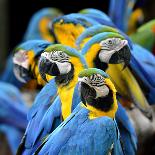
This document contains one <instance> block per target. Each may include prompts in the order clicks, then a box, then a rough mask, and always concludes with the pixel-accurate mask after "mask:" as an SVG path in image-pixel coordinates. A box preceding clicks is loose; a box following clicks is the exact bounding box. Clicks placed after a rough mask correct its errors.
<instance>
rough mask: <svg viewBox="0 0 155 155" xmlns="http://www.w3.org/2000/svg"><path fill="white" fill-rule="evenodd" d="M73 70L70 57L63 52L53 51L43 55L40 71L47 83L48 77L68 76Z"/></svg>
mask: <svg viewBox="0 0 155 155" xmlns="http://www.w3.org/2000/svg"><path fill="white" fill-rule="evenodd" d="M72 69H73V68H72V63H71V62H70V56H69V55H68V54H67V53H65V52H63V51H51V52H44V53H42V54H41V57H40V61H39V71H40V74H41V76H42V78H43V79H44V80H45V81H46V82H48V80H47V76H63V75H67V74H69V72H70V71H71V70H72ZM49 80H50V79H49Z"/></svg>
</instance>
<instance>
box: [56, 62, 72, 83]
mask: <svg viewBox="0 0 155 155" xmlns="http://www.w3.org/2000/svg"><path fill="white" fill-rule="evenodd" d="M73 77H74V66H73V65H72V64H71V70H70V72H69V73H67V74H64V75H59V76H56V77H55V81H56V84H57V85H58V86H59V85H67V84H68V83H69V82H70V81H71V80H72V79H73Z"/></svg>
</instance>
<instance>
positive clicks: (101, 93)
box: [93, 85, 109, 98]
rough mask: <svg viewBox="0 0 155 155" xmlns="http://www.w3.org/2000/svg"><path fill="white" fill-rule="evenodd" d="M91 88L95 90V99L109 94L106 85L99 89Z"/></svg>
mask: <svg viewBox="0 0 155 155" xmlns="http://www.w3.org/2000/svg"><path fill="white" fill-rule="evenodd" d="M93 88H94V89H95V90H96V98H98V97H104V96H107V95H108V94H109V88H108V87H107V86H106V85H104V86H101V87H93Z"/></svg>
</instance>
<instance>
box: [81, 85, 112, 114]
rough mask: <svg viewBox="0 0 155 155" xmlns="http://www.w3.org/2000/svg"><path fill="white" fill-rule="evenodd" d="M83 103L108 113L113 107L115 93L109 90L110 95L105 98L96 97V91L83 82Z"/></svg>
mask: <svg viewBox="0 0 155 155" xmlns="http://www.w3.org/2000/svg"><path fill="white" fill-rule="evenodd" d="M80 89H81V90H80V93H81V101H82V102H83V104H85V105H86V106H87V104H88V105H90V106H92V107H94V108H96V109H98V110H101V111H104V112H108V111H110V110H111V108H112V107H113V103H114V100H113V92H112V91H111V90H110V89H109V94H108V95H107V96H105V97H98V98H95V97H96V91H95V89H94V88H92V87H90V86H88V85H87V84H85V83H84V82H81V88H80Z"/></svg>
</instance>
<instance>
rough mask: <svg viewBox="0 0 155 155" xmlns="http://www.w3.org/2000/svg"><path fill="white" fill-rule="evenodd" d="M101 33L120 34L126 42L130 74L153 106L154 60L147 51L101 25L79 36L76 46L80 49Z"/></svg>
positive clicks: (113, 30)
mask: <svg viewBox="0 0 155 155" xmlns="http://www.w3.org/2000/svg"><path fill="white" fill-rule="evenodd" d="M102 32H115V33H120V34H121V35H123V36H124V37H125V38H126V39H127V40H128V43H129V45H130V49H131V61H130V64H129V66H130V67H131V68H132V70H131V71H132V74H134V77H135V78H136V79H137V82H138V83H139V85H140V87H141V86H142V85H143V87H142V88H141V89H142V90H143V93H144V94H145V97H146V98H147V100H148V102H149V104H154V103H155V101H154V97H153V96H154V95H155V91H154V81H153V79H154V78H155V75H154V73H155V72H154V66H155V64H154V62H155V60H154V59H155V58H154V56H153V55H152V54H150V53H149V52H147V50H145V49H144V48H142V47H140V46H139V45H136V44H133V42H132V41H131V40H130V39H129V37H128V36H126V35H125V34H124V33H122V32H121V31H119V30H117V29H115V28H111V27H108V26H103V25H96V26H93V27H91V28H88V29H87V30H86V31H85V32H83V33H82V34H81V35H80V36H79V38H78V39H77V41H76V44H77V45H78V46H80V48H82V46H84V44H85V43H86V42H87V41H88V40H89V39H90V38H91V37H92V36H94V35H96V34H98V33H102ZM148 60H149V61H150V60H151V61H150V63H147V62H148Z"/></svg>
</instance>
